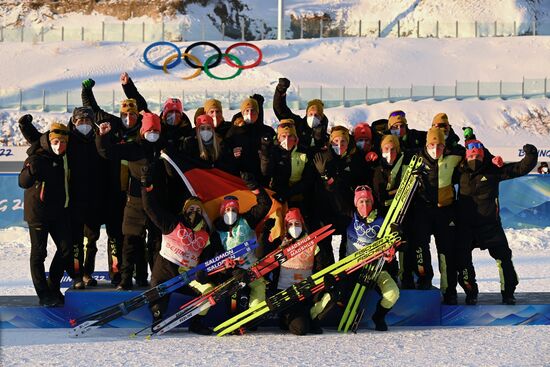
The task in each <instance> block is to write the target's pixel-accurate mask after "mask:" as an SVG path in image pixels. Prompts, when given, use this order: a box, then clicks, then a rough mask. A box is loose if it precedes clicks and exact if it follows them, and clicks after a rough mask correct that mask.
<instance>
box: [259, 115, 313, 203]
mask: <svg viewBox="0 0 550 367" xmlns="http://www.w3.org/2000/svg"><path fill="white" fill-rule="evenodd" d="M260 159H261V164H262V166H261V167H262V174H263V176H264V177H266V178H268V180H269V188H270V189H272V190H273V191H275V193H274V196H273V197H274V198H275V199H276V200H278V201H279V202H281V203H285V202H287V203H288V205H289V206H290V207H298V208H301V209H302V210H304V205H303V204H304V198H305V197H306V196H308V195H310V194H311V189H312V188H313V180H314V174H315V172H314V171H313V165H312V164H311V161H310V160H309V159H308V157H307V154H306V153H305V152H304V151H302V149H301V148H300V147H299V146H298V136H297V135H296V127H295V126H294V121H293V120H281V122H280V124H279V126H278V127H277V144H275V145H273V146H271V149H270V148H269V146H267V145H265V144H262V148H261V149H260Z"/></svg>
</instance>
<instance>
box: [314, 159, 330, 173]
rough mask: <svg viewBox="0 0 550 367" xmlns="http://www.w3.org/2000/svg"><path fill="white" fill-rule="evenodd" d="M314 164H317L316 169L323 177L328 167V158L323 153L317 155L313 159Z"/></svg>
mask: <svg viewBox="0 0 550 367" xmlns="http://www.w3.org/2000/svg"><path fill="white" fill-rule="evenodd" d="M313 163H314V164H315V168H316V169H317V172H319V174H320V175H321V176H323V175H324V174H325V173H326V166H327V157H326V155H325V154H323V153H317V154H315V157H314V158H313Z"/></svg>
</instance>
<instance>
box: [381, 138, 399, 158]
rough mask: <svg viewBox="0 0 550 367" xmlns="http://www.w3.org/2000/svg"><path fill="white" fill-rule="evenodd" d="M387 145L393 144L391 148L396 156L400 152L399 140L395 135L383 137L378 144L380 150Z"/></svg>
mask: <svg viewBox="0 0 550 367" xmlns="http://www.w3.org/2000/svg"><path fill="white" fill-rule="evenodd" d="M388 143H393V146H394V147H395V150H396V151H397V154H399V152H400V151H401V147H400V145H399V138H398V137H397V136H395V135H384V137H383V138H382V142H380V150H382V147H383V146H384V145H386V144H388Z"/></svg>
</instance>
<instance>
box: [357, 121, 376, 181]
mask: <svg viewBox="0 0 550 367" xmlns="http://www.w3.org/2000/svg"><path fill="white" fill-rule="evenodd" d="M352 137H353V140H354V142H355V148H356V152H355V154H354V155H353V157H352V162H351V175H352V186H353V187H356V186H360V185H369V186H372V180H373V177H374V169H375V167H376V166H377V165H378V156H379V153H380V147H379V146H375V145H374V139H373V134H372V130H371V128H370V126H369V125H368V124H367V123H366V122H362V123H359V124H357V125H355V127H354V128H353V136H352Z"/></svg>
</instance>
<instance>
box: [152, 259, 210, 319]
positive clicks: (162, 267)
mask: <svg viewBox="0 0 550 367" xmlns="http://www.w3.org/2000/svg"><path fill="white" fill-rule="evenodd" d="M178 269H179V266H177V265H176V264H174V263H172V262H170V261H168V260H166V259H165V258H164V257H162V256H157V258H156V260H155V265H154V266H153V273H152V274H151V287H156V286H157V285H159V284H161V283H164V282H165V281H167V280H170V279H172V278H174V277H175V276H177V275H179V271H178ZM177 292H178V293H181V294H185V295H188V296H192V297H196V296H198V295H200V293H199V292H197V291H195V290H194V289H193V288H191V287H189V286H185V287H182V288H180V289H178V290H177ZM169 301H170V294H167V295H166V296H164V297H162V298H160V299H158V300H156V301H154V302H151V304H150V306H149V307H150V309H151V312H153V314H155V313H157V317H158V318H161V317H162V316H164V315H165V314H166V310H167V309H168V302H169Z"/></svg>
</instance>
